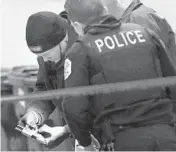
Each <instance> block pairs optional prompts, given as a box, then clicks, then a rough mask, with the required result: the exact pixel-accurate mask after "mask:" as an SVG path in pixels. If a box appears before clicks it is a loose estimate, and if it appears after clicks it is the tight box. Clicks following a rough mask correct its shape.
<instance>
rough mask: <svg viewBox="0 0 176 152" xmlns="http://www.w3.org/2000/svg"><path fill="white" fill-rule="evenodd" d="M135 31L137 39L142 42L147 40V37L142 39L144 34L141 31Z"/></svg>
mask: <svg viewBox="0 0 176 152" xmlns="http://www.w3.org/2000/svg"><path fill="white" fill-rule="evenodd" d="M134 33H135V34H136V36H137V39H138V40H139V42H140V43H142V42H146V40H145V39H142V37H143V34H142V33H141V31H139V30H137V31H134Z"/></svg>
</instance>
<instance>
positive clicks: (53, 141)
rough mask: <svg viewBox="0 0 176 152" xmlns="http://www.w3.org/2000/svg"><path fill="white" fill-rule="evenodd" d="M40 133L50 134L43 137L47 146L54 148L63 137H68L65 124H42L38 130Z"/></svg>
mask: <svg viewBox="0 0 176 152" xmlns="http://www.w3.org/2000/svg"><path fill="white" fill-rule="evenodd" d="M38 132H39V133H40V134H46V133H47V134H49V135H50V136H49V137H47V138H45V141H46V143H47V147H49V148H54V147H56V146H58V145H59V144H61V143H62V142H63V141H64V140H65V139H67V138H68V137H69V133H68V131H67V129H66V128H65V126H57V127H49V126H47V125H43V126H42V127H40V128H39V131H38Z"/></svg>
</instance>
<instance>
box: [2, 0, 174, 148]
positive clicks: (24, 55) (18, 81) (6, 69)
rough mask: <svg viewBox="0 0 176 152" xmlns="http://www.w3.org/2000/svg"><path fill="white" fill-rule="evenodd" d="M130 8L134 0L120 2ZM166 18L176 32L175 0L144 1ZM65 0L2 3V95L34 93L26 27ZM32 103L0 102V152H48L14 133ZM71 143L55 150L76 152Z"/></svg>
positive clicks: (57, 9)
mask: <svg viewBox="0 0 176 152" xmlns="http://www.w3.org/2000/svg"><path fill="white" fill-rule="evenodd" d="M119 1H120V3H121V4H123V6H124V7H127V6H128V5H129V3H130V2H131V0H119ZM141 1H142V2H144V4H146V5H147V6H150V7H152V8H153V9H155V10H156V11H157V12H158V14H159V15H160V16H163V17H165V18H166V19H167V20H168V22H169V23H170V24H171V26H172V28H173V30H174V31H176V18H175V14H176V10H175V6H176V0H167V1H164V0H141ZM64 2H65V0H1V12H2V14H1V15H2V20H1V21H2V22H1V31H2V32H1V38H2V42H1V44H2V47H1V96H5V95H12V94H15V95H23V94H25V93H29V92H33V91H34V90H35V81H36V75H37V70H38V66H37V61H36V56H35V55H34V54H32V53H31V52H30V51H29V49H28V47H27V45H26V41H25V27H26V22H27V19H28V17H29V16H30V15H31V14H33V13H35V12H38V11H46V10H47V11H53V12H55V13H58V14H59V13H60V12H61V11H62V10H63V6H64ZM28 102H30V101H19V102H17V103H1V150H6V151H47V150H48V149H47V148H45V147H44V146H42V145H40V144H38V143H36V142H35V141H32V140H30V139H27V138H25V137H24V136H22V135H20V134H19V133H18V132H16V131H14V127H15V126H16V124H17V121H18V120H19V118H20V117H21V116H22V115H23V113H24V111H25V107H26V104H27V103H28ZM57 113H58V111H57V110H56V111H55V112H54V113H53V114H52V116H51V117H50V120H49V122H48V123H49V124H50V125H59V124H60V122H58V118H56V117H55V116H58V114H57ZM71 142H72V141H70V140H68V141H65V142H64V143H63V144H61V145H60V146H58V147H56V148H55V149H52V150H53V151H57V150H62V151H67V150H73V147H72V146H71V145H72V144H71Z"/></svg>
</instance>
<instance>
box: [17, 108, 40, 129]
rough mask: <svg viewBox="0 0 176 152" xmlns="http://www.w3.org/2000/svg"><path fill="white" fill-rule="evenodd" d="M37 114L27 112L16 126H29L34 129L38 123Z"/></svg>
mask: <svg viewBox="0 0 176 152" xmlns="http://www.w3.org/2000/svg"><path fill="white" fill-rule="evenodd" d="M39 119H40V117H39V114H37V112H34V111H29V112H27V113H26V114H25V115H24V116H23V117H22V118H21V119H20V120H19V122H18V125H20V126H23V127H25V126H26V125H29V126H31V127H34V128H36V127H37V126H38V123H39Z"/></svg>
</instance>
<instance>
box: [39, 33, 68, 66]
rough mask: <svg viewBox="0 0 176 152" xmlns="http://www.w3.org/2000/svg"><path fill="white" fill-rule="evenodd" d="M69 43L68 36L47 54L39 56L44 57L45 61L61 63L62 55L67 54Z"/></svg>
mask: <svg viewBox="0 0 176 152" xmlns="http://www.w3.org/2000/svg"><path fill="white" fill-rule="evenodd" d="M67 43H68V35H66V37H65V38H64V40H62V42H60V43H59V44H58V45H56V46H55V47H53V48H51V49H50V50H47V51H46V52H43V53H39V54H37V55H38V56H42V57H43V59H44V61H45V62H47V61H53V62H55V63H57V62H59V61H60V60H61V58H62V54H64V53H65V52H66V48H67Z"/></svg>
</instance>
